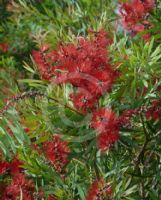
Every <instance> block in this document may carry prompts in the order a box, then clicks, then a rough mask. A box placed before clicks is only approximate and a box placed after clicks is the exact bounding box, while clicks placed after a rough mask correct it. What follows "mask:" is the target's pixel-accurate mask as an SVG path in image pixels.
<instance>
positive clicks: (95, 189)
mask: <svg viewBox="0 0 161 200" xmlns="http://www.w3.org/2000/svg"><path fill="white" fill-rule="evenodd" d="M111 195H112V189H111V186H110V184H109V183H107V184H105V183H104V180H103V178H100V179H99V180H96V181H94V182H93V183H92V185H91V187H90V189H89V191H88V194H87V197H86V200H97V199H100V198H103V197H106V198H107V199H109V198H110V197H111Z"/></svg>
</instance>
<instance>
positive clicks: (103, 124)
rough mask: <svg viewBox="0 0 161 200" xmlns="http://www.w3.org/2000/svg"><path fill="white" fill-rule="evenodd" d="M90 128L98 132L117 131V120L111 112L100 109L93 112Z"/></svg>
mask: <svg viewBox="0 0 161 200" xmlns="http://www.w3.org/2000/svg"><path fill="white" fill-rule="evenodd" d="M91 127H92V128H94V129H96V130H98V132H105V131H106V130H118V119H117V117H116V115H115V113H114V112H113V111H112V110H110V109H107V108H101V109H99V110H98V111H95V112H93V114H92V120H91Z"/></svg>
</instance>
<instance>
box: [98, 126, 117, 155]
mask: <svg viewBox="0 0 161 200" xmlns="http://www.w3.org/2000/svg"><path fill="white" fill-rule="evenodd" d="M118 139H119V132H118V131H113V130H111V131H110V130H108V131H105V132H101V133H100V134H99V135H98V136H97V146H98V148H99V149H100V150H101V151H102V152H105V151H106V150H108V149H109V148H110V146H111V145H112V144H114V143H115V142H116V141H117V140H118Z"/></svg>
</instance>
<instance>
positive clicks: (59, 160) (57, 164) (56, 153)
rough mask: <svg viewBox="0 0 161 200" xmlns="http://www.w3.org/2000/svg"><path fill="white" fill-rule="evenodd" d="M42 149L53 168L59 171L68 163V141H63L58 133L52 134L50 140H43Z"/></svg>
mask: <svg viewBox="0 0 161 200" xmlns="http://www.w3.org/2000/svg"><path fill="white" fill-rule="evenodd" d="M43 149H44V151H45V155H46V156H47V158H48V159H49V161H50V162H51V164H52V165H53V166H54V168H55V170H56V171H57V172H59V173H61V172H62V171H63V169H64V167H65V166H66V165H67V164H68V156H69V153H70V149H69V147H68V143H67V142H66V141H63V140H62V139H61V138H60V136H59V135H53V138H52V140H51V141H46V142H44V144H43Z"/></svg>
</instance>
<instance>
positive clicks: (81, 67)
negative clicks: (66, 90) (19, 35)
mask: <svg viewBox="0 0 161 200" xmlns="http://www.w3.org/2000/svg"><path fill="white" fill-rule="evenodd" d="M90 32H91V35H90V36H91V37H90V39H86V38H83V37H79V38H78V40H77V43H76V44H71V43H69V44H61V45H59V47H58V48H57V49H56V50H55V51H52V52H48V51H47V52H45V53H44V54H43V55H42V53H41V52H38V51H33V58H34V60H35V62H36V64H37V67H38V70H39V72H40V74H41V75H42V78H44V79H46V80H50V81H51V82H54V83H56V84H61V83H70V84H72V85H73V86H74V87H78V88H81V89H82V90H87V92H89V93H90V94H91V95H90V96H92V100H94V103H93V104H95V102H96V101H97V100H98V98H99V97H100V96H101V95H103V94H104V93H105V92H109V90H110V89H111V87H112V84H113V82H114V81H115V79H116V78H117V77H118V74H117V73H116V72H115V70H114V69H113V68H112V66H111V65H110V64H109V63H108V61H109V57H108V52H107V46H108V45H110V44H111V43H112V40H111V38H110V37H109V36H108V35H107V33H106V31H104V30H103V29H102V30H100V31H98V32H94V31H90ZM49 66H53V67H51V68H50V67H49ZM83 96H84V94H82V92H81V94H80V91H78V92H77V93H76V94H75V95H73V96H72V99H73V101H74V104H75V107H76V108H77V109H78V110H79V109H82V110H88V109H93V106H94V105H92V104H91V103H92V102H91V101H90V100H89V95H86V94H85V96H86V97H85V99H87V102H88V103H85V104H84V105H83V104H81V99H82V97H83ZM76 97H78V99H79V100H80V101H79V103H76V101H75V100H76ZM83 106H84V108H83Z"/></svg>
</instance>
